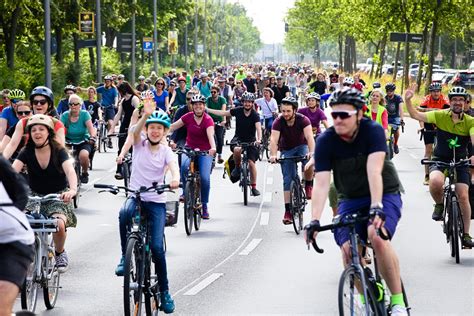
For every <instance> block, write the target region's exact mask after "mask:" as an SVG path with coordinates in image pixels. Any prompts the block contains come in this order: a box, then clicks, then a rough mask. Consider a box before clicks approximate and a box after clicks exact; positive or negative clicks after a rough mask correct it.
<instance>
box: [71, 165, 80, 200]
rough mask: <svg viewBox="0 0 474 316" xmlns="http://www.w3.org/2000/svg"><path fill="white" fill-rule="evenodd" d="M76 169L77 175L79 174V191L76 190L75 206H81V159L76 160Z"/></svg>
mask: <svg viewBox="0 0 474 316" xmlns="http://www.w3.org/2000/svg"><path fill="white" fill-rule="evenodd" d="M75 164H76V165H75V168H74V169H75V170H76V176H77V191H76V196H74V198H73V202H74V208H78V207H79V198H80V196H81V165H80V164H79V161H75Z"/></svg>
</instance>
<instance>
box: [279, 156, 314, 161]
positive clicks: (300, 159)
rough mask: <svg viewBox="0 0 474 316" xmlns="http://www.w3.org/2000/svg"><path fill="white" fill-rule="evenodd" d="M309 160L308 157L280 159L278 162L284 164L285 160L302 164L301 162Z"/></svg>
mask: <svg viewBox="0 0 474 316" xmlns="http://www.w3.org/2000/svg"><path fill="white" fill-rule="evenodd" d="M307 159H308V157H307V156H294V157H280V158H278V159H277V162H282V161H285V160H291V161H294V162H300V161H304V160H307Z"/></svg>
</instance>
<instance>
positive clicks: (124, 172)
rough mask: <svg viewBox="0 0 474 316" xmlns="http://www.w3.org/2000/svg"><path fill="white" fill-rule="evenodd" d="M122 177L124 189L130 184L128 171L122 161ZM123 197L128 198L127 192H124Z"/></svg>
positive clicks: (126, 164) (126, 165)
mask: <svg viewBox="0 0 474 316" xmlns="http://www.w3.org/2000/svg"><path fill="white" fill-rule="evenodd" d="M122 176H123V185H124V187H126V188H128V185H129V182H130V170H129V167H128V162H127V161H124V162H123V163H122ZM125 196H126V197H128V192H127V191H125Z"/></svg>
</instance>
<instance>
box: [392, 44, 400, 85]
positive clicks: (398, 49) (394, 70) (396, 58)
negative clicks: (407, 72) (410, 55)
mask: <svg viewBox="0 0 474 316" xmlns="http://www.w3.org/2000/svg"><path fill="white" fill-rule="evenodd" d="M401 44H402V43H400V42H398V43H397V51H396V53H395V65H394V66H393V78H392V81H393V82H395V81H397V72H398V60H399V59H400V46H401Z"/></svg>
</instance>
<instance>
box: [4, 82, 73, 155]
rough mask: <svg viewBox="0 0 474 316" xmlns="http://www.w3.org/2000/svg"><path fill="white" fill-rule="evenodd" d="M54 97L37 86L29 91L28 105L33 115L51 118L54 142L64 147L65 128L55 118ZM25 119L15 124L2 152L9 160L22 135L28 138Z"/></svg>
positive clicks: (51, 93)
mask: <svg viewBox="0 0 474 316" xmlns="http://www.w3.org/2000/svg"><path fill="white" fill-rule="evenodd" d="M53 102H54V96H53V92H52V91H51V89H49V88H48V87H44V86H38V87H36V88H34V89H33V90H32V91H31V94H30V104H31V105H32V106H33V113H34V114H45V115H48V116H50V117H51V118H52V120H53V124H54V134H55V140H56V141H57V142H58V143H59V144H60V145H61V146H64V142H65V132H66V131H65V128H64V124H63V123H62V122H61V121H60V120H59V119H57V118H56V109H55V108H54V104H53ZM27 121H28V119H27V118H23V119H22V120H20V121H19V122H20V123H21V124H16V126H15V132H14V133H13V136H12V138H11V140H10V142H9V143H8V145H7V146H6V147H5V150H4V151H3V153H2V154H3V157H5V158H6V159H10V158H11V156H12V155H13V153H14V152H15V150H16V149H17V148H18V146H19V145H20V143H21V140H22V137H23V135H26V137H27V138H28V137H29V134H28V129H27V127H26V125H27Z"/></svg>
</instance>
